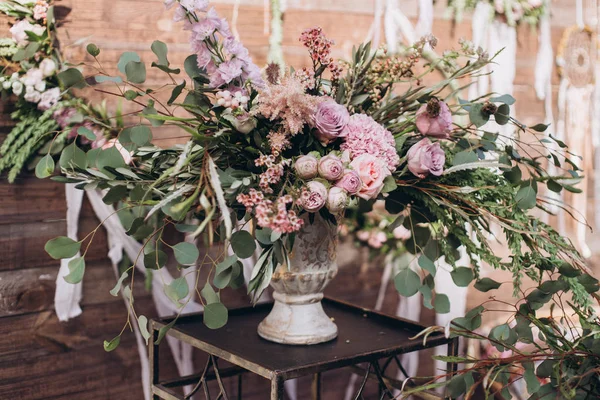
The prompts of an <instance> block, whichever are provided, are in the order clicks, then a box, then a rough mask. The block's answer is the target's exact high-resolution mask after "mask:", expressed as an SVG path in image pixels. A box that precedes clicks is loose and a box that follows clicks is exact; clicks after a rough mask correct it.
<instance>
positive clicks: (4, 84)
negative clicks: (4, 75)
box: [2, 81, 12, 90]
mask: <svg viewBox="0 0 600 400" xmlns="http://www.w3.org/2000/svg"><path fill="white" fill-rule="evenodd" d="M11 86H12V82H10V81H4V82H2V89H5V90H8V89H10V87H11Z"/></svg>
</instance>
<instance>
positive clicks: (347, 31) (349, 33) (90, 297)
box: [0, 0, 596, 400]
mask: <svg viewBox="0 0 600 400" xmlns="http://www.w3.org/2000/svg"><path fill="white" fill-rule="evenodd" d="M161 3H162V1H160V0H100V1H98V0H94V1H92V0H60V1H57V2H56V4H57V5H60V6H63V7H66V8H69V9H71V10H72V11H71V12H70V14H69V15H68V16H67V17H66V19H65V20H64V21H63V22H64V25H63V27H62V28H61V29H60V33H59V34H60V38H61V42H62V44H63V46H64V48H65V52H66V53H67V55H68V59H69V60H70V61H72V62H79V61H83V60H87V61H89V59H87V58H86V54H85V51H84V48H85V44H87V43H88V42H94V43H96V44H97V45H98V46H99V47H100V48H101V50H102V53H101V56H100V59H101V60H102V62H103V63H104V64H105V65H107V66H114V65H116V61H117V60H118V58H119V56H120V54H121V53H122V52H123V51H137V52H139V53H140V55H142V58H143V59H144V60H146V61H149V60H152V59H153V55H152V54H151V52H150V44H151V42H152V41H153V40H154V39H160V40H162V41H164V42H166V43H168V44H169V51H170V53H169V59H170V61H171V63H172V64H173V65H181V64H182V62H183V60H184V59H185V57H186V56H187V55H188V46H187V33H185V32H182V31H181V30H180V26H179V25H177V24H174V23H172V22H171V13H170V12H165V11H164V9H163V6H162V4H161ZM214 3H216V8H217V10H218V11H219V12H220V13H221V14H222V15H223V16H225V17H227V18H228V19H230V18H231V17H232V9H233V3H234V1H233V0H221V1H215V2H214ZM240 3H241V4H240V8H239V14H238V19H237V24H236V28H237V30H238V32H239V34H240V37H241V38H242V40H243V41H244V43H245V44H246V45H247V46H248V48H249V49H250V52H251V53H252V55H253V57H254V59H255V61H256V62H257V63H258V64H259V65H261V64H262V63H264V61H265V58H266V54H267V50H268V35H267V34H266V33H265V24H264V21H265V11H264V8H263V1H262V0H241V1H240ZM401 3H402V7H403V10H405V12H406V13H407V15H409V16H410V17H411V19H412V20H413V21H415V19H416V18H415V17H416V14H417V13H416V11H417V9H416V0H403V1H402V2H401ZM442 3H444V1H439V2H438V4H437V5H436V7H435V15H436V19H435V23H434V34H436V36H437V37H438V38H439V39H440V45H439V47H438V49H439V50H440V51H442V50H444V49H446V48H450V47H457V41H458V39H459V38H460V37H465V38H470V36H471V35H470V20H468V18H466V19H465V21H464V22H463V23H461V24H459V25H457V26H453V24H452V23H451V22H450V21H448V20H445V19H444V18H443V14H444V12H443V4H442ZM288 4H289V7H288V10H287V12H286V14H285V25H284V40H283V50H284V53H285V57H286V60H287V61H288V63H290V64H293V65H294V66H296V67H301V66H303V65H306V64H307V63H308V58H307V57H306V54H305V52H304V50H303V49H302V48H301V47H300V45H299V43H298V40H297V38H298V35H299V33H300V32H301V31H302V30H303V29H304V28H307V27H312V26H315V25H320V26H322V27H323V28H324V30H325V32H326V33H327V35H329V36H330V37H332V38H333V39H335V41H336V43H337V47H336V50H335V51H336V54H335V55H336V56H340V57H344V56H348V55H349V53H350V50H351V47H352V45H353V44H355V43H358V42H360V41H362V40H363V39H364V38H365V36H366V34H367V31H368V30H369V27H370V25H371V23H372V22H373V5H374V1H373V0H369V1H360V0H333V1H320V0H288ZM586 7H588V8H587V12H586V16H587V17H590V16H595V15H596V12H595V10H594V9H592V8H591V2H590V4H589V5H586ZM7 22H8V21H6V20H2V21H0V26H1V33H4V34H5V33H6V31H7V29H8V24H7ZM587 22H588V23H589V24H590V25H592V26H595V24H596V21H595V20H591V19H590V20H588V21H587ZM574 23H575V10H574V0H555V1H553V20H552V38H553V40H552V41H553V47H554V49H555V50H556V48H557V45H558V41H559V39H560V36H561V34H562V32H563V30H564V29H565V28H566V27H568V26H570V25H572V24H574ZM81 43H83V45H81ZM536 52H537V36H536V33H535V32H534V31H532V30H530V29H529V28H528V27H522V28H521V29H520V30H519V45H518V56H517V78H516V82H515V97H516V98H517V100H518V102H517V105H518V117H519V118H520V119H521V120H522V121H523V122H524V123H526V124H528V123H530V122H534V121H535V122H537V121H542V120H543V117H544V114H543V104H542V102H541V101H538V100H537V99H536V98H535V94H534V90H533V79H534V77H533V70H534V65H535V55H536ZM557 83H558V77H557V76H556V74H555V75H554V89H555V92H556V91H557ZM149 84H150V85H158V84H160V75H155V74H151V75H149ZM86 95H87V96H89V97H91V98H94V99H95V98H98V96H97V95H96V94H94V93H87V94H86ZM9 108H10V105H2V111H3V114H2V118H1V119H0V141H1V140H2V139H3V137H4V136H5V134H6V133H7V132H8V130H9V129H10V121H8V119H7V117H6V112H7V111H8V109H9ZM113 108H114V107H113ZM155 138H156V140H155V141H156V143H157V144H159V145H162V146H168V145H170V144H172V143H174V142H177V141H181V140H182V134H181V133H180V132H176V131H162V132H155ZM63 190H64V188H63V186H62V185H61V184H58V183H54V182H52V181H49V180H45V181H39V180H37V179H36V178H35V177H33V176H24V177H23V178H21V179H19V180H18V182H16V183H15V184H13V185H9V184H8V183H6V181H5V179H1V180H0V259H1V260H2V262H1V263H0V400H1V399H75V398H76V399H82V400H87V399H141V398H142V388H141V383H140V382H141V380H140V366H139V360H138V354H137V350H136V346H135V340H134V337H133V335H132V334H125V335H124V336H123V338H122V341H121V345H120V346H119V348H118V349H117V350H116V351H114V352H112V353H105V352H104V350H103V348H102V341H103V340H105V339H110V338H112V337H114V336H115V335H116V334H117V333H118V332H119V331H120V330H121V327H122V326H123V323H124V321H125V319H126V311H125V308H124V306H123V303H122V301H121V300H120V298H115V297H112V296H111V295H110V294H109V293H108V291H109V290H110V289H111V288H112V287H113V285H114V282H115V277H114V275H113V272H112V269H111V267H110V264H109V262H108V259H107V258H106V237H105V235H104V232H103V231H102V230H100V233H99V235H97V236H96V239H95V243H94V245H93V247H92V249H91V251H90V253H88V256H87V257H86V259H87V261H88V268H87V271H86V276H85V279H84V288H83V293H84V297H83V304H82V305H83V314H82V315H81V316H80V317H78V318H76V319H74V320H71V321H69V322H66V323H60V322H59V321H58V320H57V318H56V315H55V314H54V311H53V298H54V287H55V283H54V281H55V279H56V273H57V271H58V262H57V261H55V260H52V259H51V258H50V257H49V256H47V255H46V253H45V252H44V250H43V246H44V243H45V242H46V241H47V240H49V239H50V238H53V237H55V236H58V235H64V234H65V233H66V226H65V220H64V218H65V201H64V193H63ZM97 223H98V221H97V220H96V219H95V217H94V215H93V212H92V210H91V207H90V206H89V204H87V203H86V204H85V205H84V208H83V211H82V218H81V224H80V234H81V235H83V234H86V233H87V232H89V231H90V230H91V229H93V228H94V227H95V226H96V225H97ZM347 246H348V250H350V251H344V252H342V254H343V255H344V256H343V257H342V258H341V259H340V262H339V264H340V274H339V276H338V278H336V280H335V281H334V282H333V283H332V284H331V285H330V287H329V288H328V290H327V292H328V294H329V295H331V296H335V297H338V298H341V299H344V300H347V301H351V302H353V303H356V304H360V305H362V306H367V307H372V306H373V305H374V303H375V297H376V293H377V290H378V287H379V286H378V283H379V280H380V276H381V268H380V265H373V264H372V265H368V264H367V263H365V262H364V255H363V254H360V253H359V252H357V251H356V250H351V249H350V245H349V244H348V245H347ZM224 298H225V302H226V303H227V304H228V305H229V306H235V305H244V304H247V301H248V300H247V298H246V297H245V295H244V293H243V291H237V292H232V291H230V292H228V293H227V294H226V295H225V296H224ZM479 300H481V298H480V297H472V298H470V300H469V303H470V305H475V304H477V302H478V301H479ZM397 301H398V297H397V295H396V294H395V293H394V289H393V288H389V290H388V296H387V298H386V303H385V306H384V311H387V312H390V313H392V312H394V311H395V308H396V304H397ZM136 303H137V307H138V308H139V309H140V311H141V312H143V314H145V315H148V316H153V315H154V314H155V313H154V310H153V306H152V303H151V300H150V297H149V295H148V294H147V293H145V292H144V291H143V290H141V289H140V290H139V291H138V293H136ZM433 318H434V317H433V315H432V314H431V313H424V316H423V318H422V320H423V322H425V323H432V322H433ZM163 350H164V355H163V357H164V358H163V359H165V360H166V361H167V363H168V364H167V368H166V369H163V371H165V370H167V371H168V372H169V374H171V375H173V376H174V375H175V374H176V371H175V368H174V364H173V362H172V360H170V359H169V352H168V350H167V346H163ZM428 357H429V355H428V354H425V355H423V356H422V357H421V359H422V361H423V362H422V364H423V366H422V368H421V370H422V371H423V373H429V372H430V370H428V368H430V365H429V363H428V362H427V360H428ZM197 365H201V360H200V357H197ZM347 377H348V373H346V372H335V373H330V374H326V375H325V388H326V395H325V397H324V398H326V399H339V398H342V393H343V390H344V388H345V383H346V382H347ZM244 386H245V395H244V399H251V400H253V399H264V398H266V393H267V391H268V383H267V382H266V381H264V380H262V379H260V378H251V377H247V381H246V383H245V385H244ZM299 387H300V396H299V398H300V399H304V398H307V393H308V390H309V383H308V382H307V381H306V380H301V381H300V384H299ZM370 393H371V394H373V393H374V391H373V388H371V389H370Z"/></svg>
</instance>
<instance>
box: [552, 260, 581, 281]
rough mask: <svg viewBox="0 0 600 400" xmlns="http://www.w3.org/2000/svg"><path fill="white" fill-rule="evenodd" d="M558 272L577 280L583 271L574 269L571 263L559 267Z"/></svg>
mask: <svg viewBox="0 0 600 400" xmlns="http://www.w3.org/2000/svg"><path fill="white" fill-rule="evenodd" d="M558 272H559V273H560V274H561V275H563V276H566V277H567V278H576V277H578V276H579V275H581V271H580V270H578V269H576V268H574V267H573V266H572V265H571V264H569V263H566V262H565V263H563V264H562V265H561V266H560V267H558Z"/></svg>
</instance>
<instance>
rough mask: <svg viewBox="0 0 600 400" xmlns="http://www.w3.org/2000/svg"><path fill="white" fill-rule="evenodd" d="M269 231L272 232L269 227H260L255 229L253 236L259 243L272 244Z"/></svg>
mask: <svg viewBox="0 0 600 400" xmlns="http://www.w3.org/2000/svg"><path fill="white" fill-rule="evenodd" d="M271 233H273V231H272V230H271V229H269V228H262V229H257V230H255V231H254V236H255V237H256V240H258V241H259V242H260V243H262V244H265V245H270V244H273V241H272V240H271Z"/></svg>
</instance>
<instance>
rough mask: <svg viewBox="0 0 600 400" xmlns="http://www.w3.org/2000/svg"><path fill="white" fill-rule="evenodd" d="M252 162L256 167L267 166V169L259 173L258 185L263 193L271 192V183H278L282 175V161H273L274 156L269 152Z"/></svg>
mask: <svg viewBox="0 0 600 400" xmlns="http://www.w3.org/2000/svg"><path fill="white" fill-rule="evenodd" d="M254 164H255V165H256V166H257V167H267V170H266V171H265V172H263V173H262V174H260V182H259V184H258V185H259V186H260V188H261V189H262V190H263V192H265V193H269V194H271V193H273V189H272V188H271V185H275V184H277V183H279V181H280V180H281V177H282V176H283V172H284V166H283V163H275V156H274V155H273V154H270V155H268V156H266V155H261V156H260V157H259V158H258V159H257V160H256V161H254Z"/></svg>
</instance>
